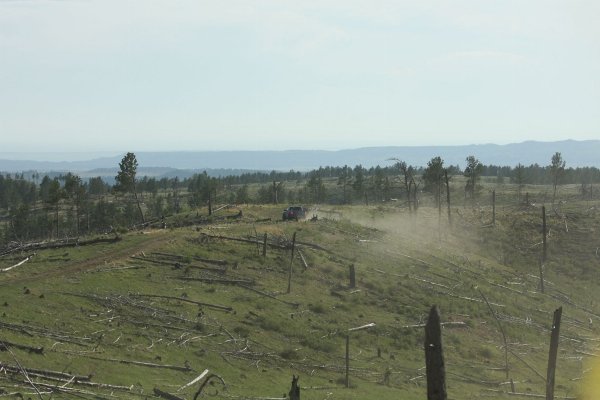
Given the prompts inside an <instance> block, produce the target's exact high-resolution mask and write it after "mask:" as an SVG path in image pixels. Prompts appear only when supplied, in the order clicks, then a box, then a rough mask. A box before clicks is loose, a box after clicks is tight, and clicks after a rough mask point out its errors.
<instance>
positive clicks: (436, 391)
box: [425, 306, 447, 400]
mask: <svg viewBox="0 0 600 400" xmlns="http://www.w3.org/2000/svg"><path fill="white" fill-rule="evenodd" d="M425 368H426V371H427V400H446V399H447V394H446V370H445V366H444V353H443V349H442V330H441V326H440V311H439V309H438V308H437V306H433V307H431V310H430V311H429V318H428V320H427V325H426V327H425Z"/></svg>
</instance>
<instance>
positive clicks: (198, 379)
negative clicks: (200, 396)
mask: <svg viewBox="0 0 600 400" xmlns="http://www.w3.org/2000/svg"><path fill="white" fill-rule="evenodd" d="M206 374H208V370H207V369H205V370H204V371H203V372H202V373H201V374H200V375H199V376H198V377H197V378H196V379H194V380H193V381H191V382H190V383H186V384H185V385H183V386H182V387H180V388H179V389H177V391H178V392H179V391H181V390H183V389H185V388H186V387H190V386H192V385H193V384H194V383H196V382H198V381H200V379H202V378H204V377H205V376H206Z"/></svg>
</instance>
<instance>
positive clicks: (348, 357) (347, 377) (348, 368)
mask: <svg viewBox="0 0 600 400" xmlns="http://www.w3.org/2000/svg"><path fill="white" fill-rule="evenodd" d="M346 387H347V388H349V387H350V334H349V333H347V334H346Z"/></svg>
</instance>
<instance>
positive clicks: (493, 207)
mask: <svg viewBox="0 0 600 400" xmlns="http://www.w3.org/2000/svg"><path fill="white" fill-rule="evenodd" d="M492 225H496V190H492Z"/></svg>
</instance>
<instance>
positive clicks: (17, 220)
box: [0, 153, 600, 244]
mask: <svg viewBox="0 0 600 400" xmlns="http://www.w3.org/2000/svg"><path fill="white" fill-rule="evenodd" d="M388 161H389V163H390V165H387V166H384V167H381V166H376V167H371V168H365V167H363V166H362V165H356V166H354V167H350V166H347V165H345V166H341V167H321V168H318V169H315V170H313V171H309V172H298V171H289V172H277V171H272V172H268V173H267V172H265V173H262V172H252V173H245V174H241V175H231V176H226V177H220V178H215V177H209V176H208V175H207V173H206V172H204V173H202V174H196V175H194V176H192V177H190V178H186V179H183V180H180V179H178V178H160V179H157V178H149V177H141V178H138V177H137V176H136V169H137V161H136V159H135V155H134V154H133V153H128V154H127V156H126V157H124V158H123V160H122V162H121V164H120V165H119V167H120V171H119V174H118V176H117V177H115V184H114V185H112V186H111V185H108V184H107V183H106V182H104V181H103V180H102V178H100V177H95V178H90V179H87V180H85V181H84V180H82V179H81V178H80V177H79V176H77V175H75V174H71V173H67V174H64V175H59V176H54V177H52V178H51V177H49V176H43V177H40V175H39V174H37V173H33V174H29V175H27V176H25V175H24V174H12V175H11V174H0V229H1V230H0V244H5V243H7V242H10V241H27V240H32V239H41V238H59V237H65V236H69V237H72V236H79V235H84V234H92V233H100V232H107V231H110V230H111V229H115V228H118V227H130V226H133V225H136V224H140V223H143V222H145V221H146V220H152V219H157V218H162V217H163V216H165V215H170V214H174V213H179V212H182V211H185V210H194V209H198V208H200V207H206V206H210V205H211V204H216V203H229V204H242V203H271V204H279V203H302V204H312V203H331V204H352V203H362V204H364V203H367V204H369V203H377V202H382V201H388V200H390V199H394V198H398V199H402V200H403V201H405V202H406V204H407V205H408V206H409V207H411V208H413V207H414V208H416V207H418V205H419V203H420V202H421V198H422V197H423V196H424V195H425V194H428V195H429V198H431V199H433V201H434V202H435V204H438V205H439V204H440V203H441V201H442V198H444V197H448V195H449V193H448V192H450V187H451V186H452V190H453V191H454V192H456V191H457V190H459V191H460V192H462V191H464V197H465V198H468V197H474V196H476V193H477V188H478V182H479V179H480V178H481V177H484V176H487V177H494V178H495V179H496V182H498V183H513V184H516V185H517V187H518V188H519V191H520V189H521V188H522V187H523V186H524V185H526V184H534V185H535V184H544V185H553V186H554V196H555V195H556V187H557V185H559V184H581V185H582V191H585V190H588V189H586V187H587V186H586V185H591V184H594V183H600V170H599V169H598V168H595V167H583V168H581V167H578V168H567V167H566V162H565V161H564V160H562V156H561V155H560V153H556V154H554V155H553V156H552V159H551V163H550V164H549V165H547V166H540V165H538V164H533V165H530V166H523V165H521V164H519V165H517V166H516V167H507V166H496V165H484V164H482V163H481V162H480V161H479V160H477V159H476V158H475V157H474V156H469V157H467V158H466V161H467V163H466V167H465V168H464V169H463V170H461V169H460V168H459V167H458V166H452V165H450V166H445V165H444V161H443V160H442V159H441V157H434V158H432V159H431V160H430V161H429V162H428V164H427V166H425V167H417V166H410V165H407V164H406V163H405V162H403V161H402V160H399V159H394V160H388ZM456 176H463V177H464V178H465V179H463V180H462V181H464V182H465V183H464V184H461V185H464V187H459V188H457V184H454V185H451V184H450V182H451V181H452V179H453V178H454V177H456ZM454 179H455V180H456V178H454ZM462 181H461V182H462ZM590 191H591V190H590ZM460 192H459V193H460ZM454 195H456V193H454Z"/></svg>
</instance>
